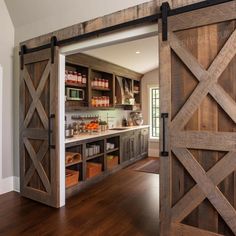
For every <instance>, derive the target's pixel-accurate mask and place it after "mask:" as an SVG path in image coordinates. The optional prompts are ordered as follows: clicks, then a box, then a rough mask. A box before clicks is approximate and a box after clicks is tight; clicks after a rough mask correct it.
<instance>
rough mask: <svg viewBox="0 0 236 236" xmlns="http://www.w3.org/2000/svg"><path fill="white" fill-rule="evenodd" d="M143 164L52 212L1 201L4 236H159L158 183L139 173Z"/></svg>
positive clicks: (13, 197) (22, 201) (11, 196)
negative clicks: (138, 169)
mask: <svg viewBox="0 0 236 236" xmlns="http://www.w3.org/2000/svg"><path fill="white" fill-rule="evenodd" d="M147 161H149V159H146V160H143V161H141V162H140V163H136V164H135V165H134V166H130V167H129V168H127V169H124V170H121V171H119V172H117V173H115V174H114V175H112V176H110V177H109V178H107V179H105V180H103V181H102V182H100V183H98V184H95V185H93V186H92V187H90V188H87V189H86V191H83V192H81V193H80V194H79V195H78V194H77V195H76V196H74V197H71V198H69V199H67V201H66V206H65V207H63V208H60V209H53V208H51V207H47V206H45V205H42V204H40V203H37V202H35V201H31V200H29V199H26V198H22V197H20V196H19V194H17V193H15V192H11V193H7V194H4V195H1V196H0V206H1V207H0V215H1V216H2V217H1V221H0V234H1V235H4V236H13V235H24V236H28V235H40V236H41V235H52V236H54V235H55V236H57V235H86V236H87V235H88V236H94V235H96V236H104V235H124V236H126V235H127V236H130V235H140V236H141V235H148V236H156V235H158V231H159V229H158V221H159V219H158V215H159V197H158V191H159V190H158V189H159V179H158V175H156V174H148V173H143V172H137V171H135V170H134V168H135V167H138V166H141V165H143V164H144V163H146V162H147Z"/></svg>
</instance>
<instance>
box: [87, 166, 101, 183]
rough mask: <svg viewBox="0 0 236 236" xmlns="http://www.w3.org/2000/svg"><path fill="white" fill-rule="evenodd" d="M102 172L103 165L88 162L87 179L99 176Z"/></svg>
mask: <svg viewBox="0 0 236 236" xmlns="http://www.w3.org/2000/svg"><path fill="white" fill-rule="evenodd" d="M101 172H102V164H100V163H94V162H87V168H86V175H87V179H88V178H91V177H94V176H97V175H99V174H100V173H101Z"/></svg>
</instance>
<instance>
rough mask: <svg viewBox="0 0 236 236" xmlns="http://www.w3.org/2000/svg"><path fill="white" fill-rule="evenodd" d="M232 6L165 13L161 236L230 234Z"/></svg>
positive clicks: (234, 228)
mask: <svg viewBox="0 0 236 236" xmlns="http://www.w3.org/2000/svg"><path fill="white" fill-rule="evenodd" d="M235 3H236V2H235V1H233V2H230V3H227V4H222V5H219V6H215V7H211V8H207V9H205V10H199V11H195V12H193V13H188V14H189V15H188V17H187V18H184V17H185V14H183V15H179V16H178V17H177V16H176V17H173V18H172V17H171V18H172V20H170V21H169V22H170V25H171V27H170V28H169V29H171V30H170V32H169V35H168V41H167V42H162V41H161V42H160V45H161V46H160V47H161V48H160V51H161V54H160V61H161V63H160V80H161V81H160V85H161V89H162V88H163V89H164V91H165V92H162V93H161V100H162V102H161V112H168V113H169V114H170V115H169V116H170V119H169V121H168V137H169V139H168V141H169V153H170V155H169V157H162V158H161V161H162V163H161V166H162V168H161V176H160V180H161V183H160V185H161V210H163V212H161V228H160V229H161V235H168V233H169V231H170V230H171V233H172V234H171V235H227V236H230V235H236V210H235V207H236V201H235V199H236V198H235V197H236V178H235V176H236V174H235V173H236V172H235V171H236V161H235V155H236V152H235V147H236V146H235V143H236V136H235V135H236V133H235V131H236V124H235V122H236V113H235V111H236V80H235V74H236V21H235V19H236V4H235ZM214 9H215V10H214ZM213 10H214V12H213ZM215 13H218V15H217V14H215ZM204 15H205V16H204ZM199 16H201V20H200V21H197V20H195V19H197V18H198V17H199ZM171 18H170V19H171ZM174 18H175V19H176V21H174V20H173V19H174ZM177 18H178V19H177ZM181 19H182V20H181ZM183 19H185V20H183ZM186 19H187V20H186ZM175 23H176V24H175ZM183 29H184V30H183ZM160 38H161V37H160ZM169 78H170V79H169ZM168 87H171V89H170V91H171V94H169V93H168V90H167V88H168ZM166 91H167V93H166ZM170 104H171V105H170ZM161 128H162V127H161ZM161 133H162V132H161ZM169 169H170V170H169ZM168 185H169V187H168ZM168 198H169V200H168ZM163 203H164V205H162V204H163ZM168 224H169V225H168ZM163 225H164V227H162V226H163ZM166 232H167V233H166Z"/></svg>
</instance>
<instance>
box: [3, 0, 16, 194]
mask: <svg viewBox="0 0 236 236" xmlns="http://www.w3.org/2000/svg"><path fill="white" fill-rule="evenodd" d="M0 29H1V37H0V64H1V66H2V69H3V81H2V82H3V83H2V86H3V90H2V97H3V101H2V102H3V106H2V113H1V115H2V133H3V140H2V157H3V160H2V163H3V168H2V176H0V179H1V178H3V179H4V181H8V180H9V179H8V177H10V178H12V176H13V109H14V108H13V49H14V27H13V24H12V21H11V18H10V16H9V13H8V10H7V7H6V5H5V2H4V0H0ZM7 183H8V182H7ZM7 185H8V184H7ZM0 190H1V189H0ZM0 192H2V191H0Z"/></svg>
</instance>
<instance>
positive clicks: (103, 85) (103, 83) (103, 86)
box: [101, 79, 105, 88]
mask: <svg viewBox="0 0 236 236" xmlns="http://www.w3.org/2000/svg"><path fill="white" fill-rule="evenodd" d="M101 87H102V88H105V80H104V79H102V82H101Z"/></svg>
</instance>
